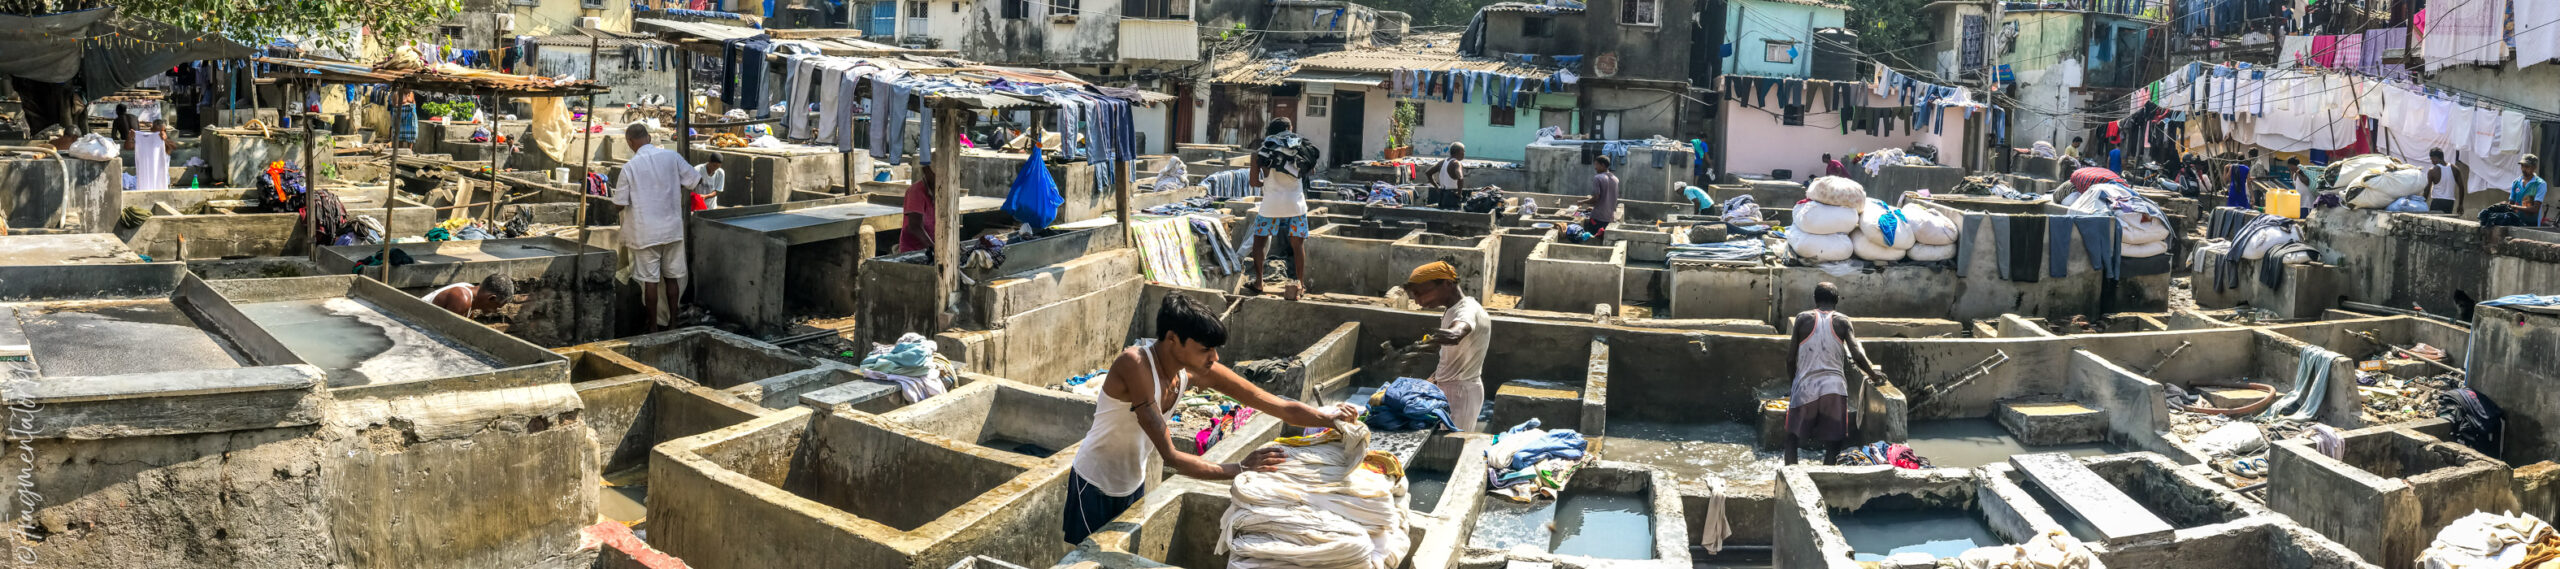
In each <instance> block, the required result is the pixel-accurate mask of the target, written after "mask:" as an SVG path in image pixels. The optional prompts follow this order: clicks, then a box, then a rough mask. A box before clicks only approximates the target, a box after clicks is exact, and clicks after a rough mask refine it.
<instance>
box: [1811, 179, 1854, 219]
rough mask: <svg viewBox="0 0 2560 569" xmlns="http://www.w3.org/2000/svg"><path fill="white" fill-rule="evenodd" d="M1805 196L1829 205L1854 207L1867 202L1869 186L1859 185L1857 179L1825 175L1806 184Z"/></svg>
mask: <svg viewBox="0 0 2560 569" xmlns="http://www.w3.org/2000/svg"><path fill="white" fill-rule="evenodd" d="M1804 197H1805V198H1806V199H1811V200H1813V201H1817V202H1822V203H1825V204H1829V205H1836V206H1840V207H1849V208H1854V207H1858V206H1859V205H1861V204H1865V203H1867V187H1866V186H1862V185H1859V184H1858V182H1857V181H1856V180H1851V179H1848V178H1842V177H1839V176H1823V177H1820V178H1814V179H1813V183H1811V184H1806V185H1805V188H1804ZM1798 223H1802V222H1801V221H1799V222H1798Z"/></svg>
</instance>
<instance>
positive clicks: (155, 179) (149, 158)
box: [133, 130, 169, 190]
mask: <svg viewBox="0 0 2560 569" xmlns="http://www.w3.org/2000/svg"><path fill="white" fill-rule="evenodd" d="M133 189H136V190H166V189H169V142H168V140H167V139H165V138H162V137H161V136H160V133H158V132H154V131H148V130H137V131H134V132H133Z"/></svg>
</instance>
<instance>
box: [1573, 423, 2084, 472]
mask: <svg viewBox="0 0 2560 569" xmlns="http://www.w3.org/2000/svg"><path fill="white" fill-rule="evenodd" d="M1611 428H1613V429H1614V428H1616V426H1615V425H1612V426H1611ZM1910 429H1911V430H1910V434H1911V439H1910V441H1909V442H1907V443H1906V444H1909V445H1911V451H1912V452H1917V453H1920V456H1921V457H1922V458H1927V459H1929V464H1932V465H1936V466H1939V467H1942V468H1972V467H1976V466H1982V465H1985V464H1994V463H2000V462H2008V461H2009V455H2013V454H2028V453H2038V452H2059V453H2066V454H2069V455H2071V456H2099V455H2106V454H2114V453H2115V452H2116V451H2117V449H2116V448H2115V447H2114V446H2113V445H2109V444H2107V443H2088V444H2076V445H2048V446H2027V445H2023V444H2018V438H2017V437H2014V436H2010V435H2009V430H2008V429H2006V428H2003V427H2001V426H2000V422H1999V421H1994V420H1991V419H1952V420H1944V421H1920V422H1915V423H1912V424H1911V428H1910Z"/></svg>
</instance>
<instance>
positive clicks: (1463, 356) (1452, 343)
mask: <svg viewBox="0 0 2560 569" xmlns="http://www.w3.org/2000/svg"><path fill="white" fill-rule="evenodd" d="M1404 292H1405V294H1406V295H1407V296H1410V297H1412V298H1413V301H1414V303H1416V304H1421V305H1422V307H1423V308H1446V309H1448V310H1447V311H1446V312H1442V313H1441V314H1440V329H1439V330H1435V331H1433V332H1431V343H1434V344H1439V345H1440V367H1439V368H1437V369H1433V370H1431V384H1432V385H1434V386H1438V387H1439V388H1440V393H1441V394H1442V395H1446V396H1448V398H1449V419H1450V423H1451V424H1452V425H1451V426H1455V427H1457V428H1458V430H1459V431H1460V432H1475V430H1476V418H1477V417H1478V416H1481V415H1482V414H1483V413H1484V352H1485V349H1486V348H1490V347H1492V345H1493V344H1492V343H1491V340H1489V339H1488V338H1490V337H1491V336H1492V335H1493V330H1492V328H1493V316H1491V315H1488V314H1486V313H1485V311H1484V304H1482V303H1478V302H1476V299H1475V298H1474V297H1470V296H1467V292H1466V291H1465V290H1461V289H1459V288H1458V269H1457V267H1453V266H1450V265H1449V262H1448V261H1433V262H1432V263H1431V264H1428V265H1423V266H1420V267H1415V268H1414V269H1413V276H1412V277H1411V278H1408V279H1406V280H1405V283H1404Z"/></svg>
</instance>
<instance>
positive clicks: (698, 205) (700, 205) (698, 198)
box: [684, 192, 711, 211]
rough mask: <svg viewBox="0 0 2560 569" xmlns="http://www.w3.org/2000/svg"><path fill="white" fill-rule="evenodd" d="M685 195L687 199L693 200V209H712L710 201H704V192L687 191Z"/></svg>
mask: <svg viewBox="0 0 2560 569" xmlns="http://www.w3.org/2000/svg"><path fill="white" fill-rule="evenodd" d="M684 197H685V200H686V201H689V202H693V211H702V210H706V209H711V204H710V203H708V202H704V201H702V194H697V193H693V192H685V193H684Z"/></svg>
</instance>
